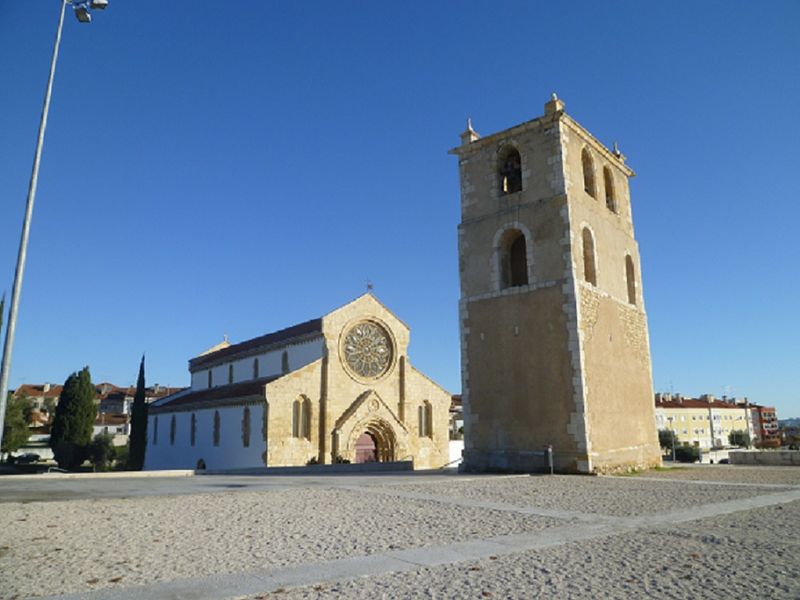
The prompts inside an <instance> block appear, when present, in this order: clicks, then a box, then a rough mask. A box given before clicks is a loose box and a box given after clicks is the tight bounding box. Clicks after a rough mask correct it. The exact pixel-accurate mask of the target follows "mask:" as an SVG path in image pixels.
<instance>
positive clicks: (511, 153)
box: [497, 147, 522, 194]
mask: <svg viewBox="0 0 800 600" xmlns="http://www.w3.org/2000/svg"><path fill="white" fill-rule="evenodd" d="M498 162H499V164H498V169H497V170H498V175H499V180H500V193H501V194H512V193H514V192H519V191H520V190H521V189H522V158H521V157H520V155H519V151H518V150H517V149H516V148H514V147H509V148H508V149H507V150H505V151H504V152H503V153H502V154H501V155H500V160H499V161H498Z"/></svg>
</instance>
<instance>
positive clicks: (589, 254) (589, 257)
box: [583, 227, 597, 285]
mask: <svg viewBox="0 0 800 600" xmlns="http://www.w3.org/2000/svg"><path fill="white" fill-rule="evenodd" d="M583 278H584V279H585V280H586V281H587V282H588V283H591V284H592V285H597V268H596V265H595V253H594V237H593V236H592V232H591V231H590V230H589V228H588V227H584V229H583Z"/></svg>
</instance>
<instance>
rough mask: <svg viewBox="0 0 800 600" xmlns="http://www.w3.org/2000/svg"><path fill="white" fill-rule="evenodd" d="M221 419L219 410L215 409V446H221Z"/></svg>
mask: <svg viewBox="0 0 800 600" xmlns="http://www.w3.org/2000/svg"><path fill="white" fill-rule="evenodd" d="M220 425H221V424H220V419H219V411H218V410H215V411H214V433H213V442H214V445H215V446H219V433H220V432H219V430H220Z"/></svg>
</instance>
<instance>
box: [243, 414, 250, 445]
mask: <svg viewBox="0 0 800 600" xmlns="http://www.w3.org/2000/svg"><path fill="white" fill-rule="evenodd" d="M242 446H243V447H245V448H249V447H250V407H249V406H245V407H244V411H243V412H242Z"/></svg>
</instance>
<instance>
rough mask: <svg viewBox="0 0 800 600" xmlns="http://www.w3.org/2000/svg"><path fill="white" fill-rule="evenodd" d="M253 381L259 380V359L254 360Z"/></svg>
mask: <svg viewBox="0 0 800 600" xmlns="http://www.w3.org/2000/svg"><path fill="white" fill-rule="evenodd" d="M253 379H258V359H257V358H254V359H253Z"/></svg>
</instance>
